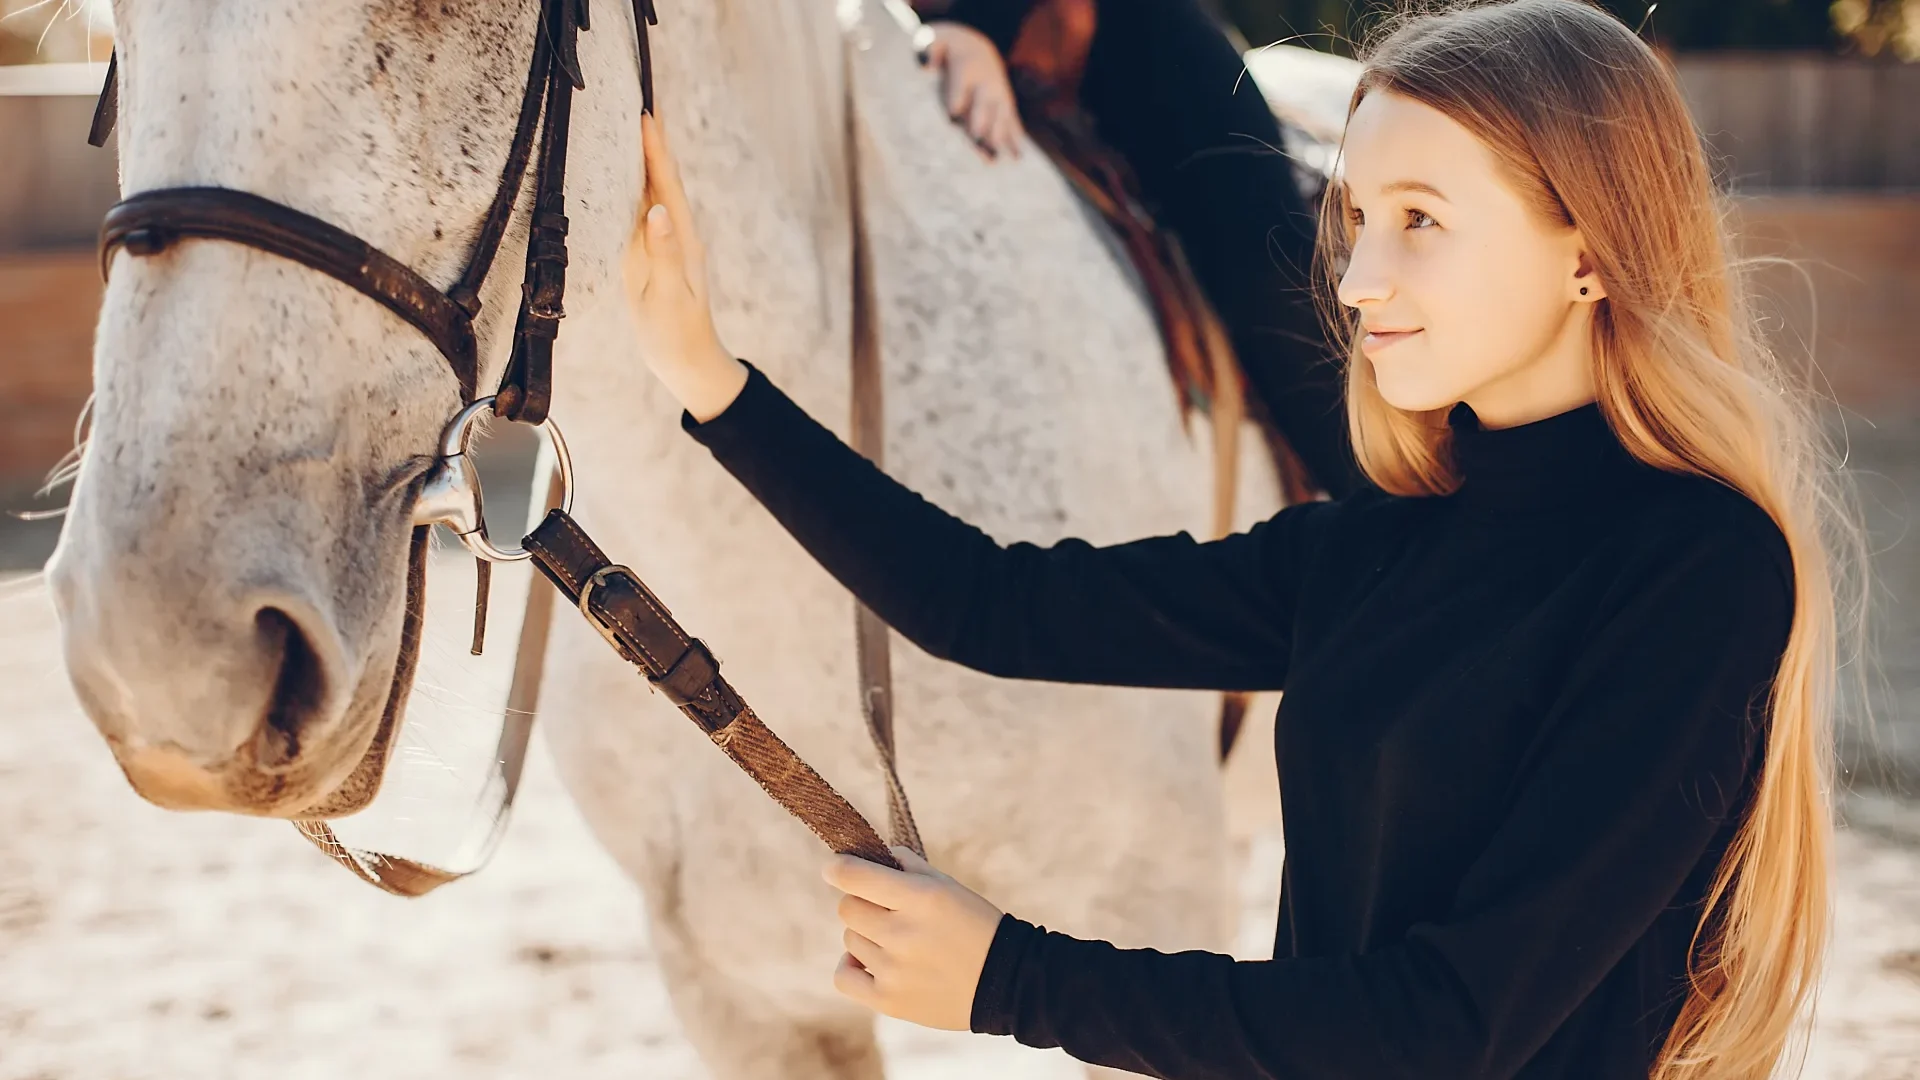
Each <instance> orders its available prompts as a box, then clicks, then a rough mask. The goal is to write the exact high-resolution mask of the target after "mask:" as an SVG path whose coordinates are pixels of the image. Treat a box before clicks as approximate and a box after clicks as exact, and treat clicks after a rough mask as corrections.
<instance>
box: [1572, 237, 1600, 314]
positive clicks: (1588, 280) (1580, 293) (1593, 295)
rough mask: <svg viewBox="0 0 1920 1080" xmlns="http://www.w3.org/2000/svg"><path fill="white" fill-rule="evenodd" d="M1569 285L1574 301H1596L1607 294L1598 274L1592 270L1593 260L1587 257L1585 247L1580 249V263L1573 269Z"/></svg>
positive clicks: (1582, 302)
mask: <svg viewBox="0 0 1920 1080" xmlns="http://www.w3.org/2000/svg"><path fill="white" fill-rule="evenodd" d="M1570 285H1571V288H1572V289H1573V299H1574V302H1575V303H1580V304H1591V303H1596V302H1598V301H1600V300H1602V299H1604V298H1605V297H1606V295H1607V287H1606V286H1605V285H1603V284H1601V283H1600V275H1599V273H1598V272H1597V271H1595V270H1594V268H1593V260H1592V259H1590V258H1588V257H1587V252H1586V249H1585V248H1582V249H1581V250H1580V263H1579V265H1578V266H1577V267H1575V269H1574V272H1573V280H1572V282H1571V283H1570Z"/></svg>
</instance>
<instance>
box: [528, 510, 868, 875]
mask: <svg viewBox="0 0 1920 1080" xmlns="http://www.w3.org/2000/svg"><path fill="white" fill-rule="evenodd" d="M526 548H527V550H528V551H530V552H532V553H533V561H534V565H536V566H538V567H539V568H540V571H541V573H543V574H545V575H546V576H547V578H548V580H550V581H552V582H553V584H554V587H556V588H558V589H559V590H560V592H561V593H562V594H563V595H565V596H566V597H567V599H568V600H570V601H572V602H573V603H574V604H575V606H577V607H578V608H579V609H580V612H581V614H583V615H585V616H586V618H587V621H588V622H590V623H592V624H593V626H594V628H595V629H596V630H598V631H600V635H601V636H602V637H604V638H606V639H607V642H608V643H609V644H611V645H612V646H613V648H614V651H616V652H618V653H619V654H620V656H621V657H622V658H623V659H625V660H626V661H627V662H628V663H630V664H632V665H633V666H635V667H637V668H639V669H640V673H641V674H642V675H644V676H646V678H647V681H648V682H649V683H651V684H652V685H653V687H654V688H655V689H656V690H659V691H660V692H661V693H663V694H665V695H666V697H667V699H668V700H669V701H672V702H673V703H674V704H675V705H676V706H678V707H679V709H680V711H681V712H682V713H685V714H686V716H687V718H688V719H690V720H692V721H693V722H694V724H695V725H696V726H698V727H699V728H700V730H701V731H702V732H704V733H705V734H706V736H707V738H709V739H711V740H712V741H713V743H714V745H715V746H718V747H719V748H720V749H721V750H723V751H725V752H726V755H727V756H728V757H730V758H732V759H733V762H734V764H736V765H738V766H740V768H741V769H743V770H745V771H746V773H747V775H749V776H751V777H753V779H754V781H755V782H756V783H758V784H759V785H760V787H761V789H762V790H764V791H765V792H766V793H767V794H768V795H769V796H771V797H772V798H773V800H774V801H775V802H777V803H779V804H780V805H781V806H783V807H785V808H786V809H787V812H788V813H791V814H792V815H793V816H794V817H796V818H799V819H800V821H801V823H802V824H804V825H806V826H807V828H809V829H811V830H813V833H814V835H815V836H818V837H819V838H820V839H821V840H822V841H823V842H824V843H825V844H826V845H827V846H828V847H829V848H832V849H833V850H834V851H837V852H840V853H842V854H846V855H858V856H860V857H861V858H863V859H868V860H870V861H872V862H876V863H880V864H881V865H883V866H891V867H895V868H898V867H899V865H900V864H899V863H898V861H896V860H895V859H894V857H893V853H892V852H890V851H888V850H887V845H886V842H885V841H884V840H882V839H881V838H880V835H879V834H878V833H877V832H875V831H874V828H873V826H872V825H871V824H869V823H868V822H867V819H866V818H864V817H862V816H861V815H860V812H859V811H858V810H855V809H854V808H853V806H852V804H850V803H848V802H847V800H846V799H845V798H843V797H841V795H840V793H839V792H837V791H835V790H834V789H833V787H832V786H831V785H829V784H828V783H827V782H826V781H825V780H823V779H821V777H820V774H819V773H816V772H814V771H813V768H812V767H811V766H809V765H808V764H807V763H806V762H804V761H802V760H800V757H799V755H797V754H795V753H794V752H793V749H792V748H791V747H789V746H788V745H787V744H786V743H784V742H782V741H781V740H780V737H779V736H777V735H775V734H774V733H773V732H772V731H770V730H768V728H767V726H766V725H765V724H764V723H762V722H761V720H760V718H759V717H758V716H755V715H754V712H753V710H752V709H751V708H750V707H749V706H748V705H747V703H746V702H745V701H744V700H742V699H741V697H740V695H739V693H738V692H736V691H735V690H734V689H733V687H732V686H731V685H730V684H728V682H727V680H726V678H725V677H724V676H722V675H721V674H720V668H719V663H718V662H717V661H716V660H715V659H714V657H713V654H712V653H711V652H709V651H708V649H707V647H706V646H705V645H704V644H702V643H701V642H699V641H697V640H695V639H694V638H693V637H691V636H690V635H688V634H687V632H686V631H685V630H683V629H682V628H681V627H680V624H679V623H678V622H676V621H675V620H674V618H673V616H672V614H670V613H669V612H668V611H667V609H666V605H664V604H662V603H661V602H660V599H659V597H657V596H655V595H654V594H653V592H652V590H650V589H648V588H647V586H646V584H645V583H644V582H642V581H641V580H640V578H639V577H638V576H637V575H635V574H634V572H633V571H631V570H629V569H627V568H626V567H624V566H619V565H616V564H614V563H613V562H611V561H610V560H608V558H607V556H606V555H605V553H603V552H602V551H601V550H600V549H599V547H598V546H596V545H595V544H594V542H593V541H592V540H591V539H589V538H588V537H587V534H586V533H584V532H582V531H581V529H580V527H579V525H577V524H575V523H574V520H573V519H572V518H571V517H568V516H567V515H566V513H564V512H563V511H560V510H553V511H550V512H549V513H548V514H547V517H546V520H544V521H542V522H541V523H540V526H539V527H538V528H536V529H534V530H533V532H531V533H529V534H528V535H527V539H526Z"/></svg>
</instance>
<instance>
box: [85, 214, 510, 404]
mask: <svg viewBox="0 0 1920 1080" xmlns="http://www.w3.org/2000/svg"><path fill="white" fill-rule="evenodd" d="M188 237H197V238H201V239H211V240H227V241H231V242H234V243H239V244H245V245H246V246H248V247H251V248H256V249H258V250H260V251H265V252H269V253H271V254H274V255H278V256H280V257H281V258H283V259H291V260H293V261H294V262H297V263H300V264H301V265H302V266H308V267H311V268H313V269H315V270H318V271H320V272H321V273H323V274H326V275H327V276H329V277H332V278H335V279H336V280H339V281H342V282H344V283H346V284H348V285H351V286H353V287H354V288H355V289H357V290H359V291H360V292H361V293H363V294H365V295H366V296H368V297H370V298H372V299H374V300H376V301H378V302H379V303H380V304H381V306H383V307H385V308H386V309H387V310H388V311H391V312H393V313H394V314H395V315H398V316H400V317H401V318H402V319H405V320H406V321H407V322H408V323H410V324H412V325H413V327H414V328H415V329H417V330H419V331H420V332H421V333H422V334H425V335H426V336H427V339H428V340H430V341H432V342H433V344H434V347H435V348H438V349H439V350H440V354H441V355H442V356H444V357H446V359H447V364H448V366H450V367H451V368H452V369H453V373H454V376H455V378H457V379H459V380H460V393H461V396H462V397H463V398H466V399H471V398H472V397H473V385H474V379H475V377H476V371H477V361H476V359H475V350H474V341H473V320H472V319H471V318H470V317H469V316H468V315H467V313H466V312H465V311H463V310H461V309H460V307H459V305H457V304H455V303H454V302H453V301H451V300H449V299H448V298H447V296H446V294H444V293H442V292H441V291H440V290H439V289H436V288H434V287H433V285H432V284H431V283H429V282H428V281H427V280H426V279H425V278H423V277H421V276H420V275H419V274H416V273H414V272H413V270H412V269H411V268H410V267H408V266H407V265H406V264H404V263H402V262H400V261H399V260H397V259H395V258H393V257H392V256H390V255H388V254H387V253H386V252H383V251H381V250H380V249H379V248H376V247H374V246H373V245H371V244H369V243H367V242H366V241H364V240H362V239H360V238H359V237H357V236H355V235H353V234H352V233H350V232H347V231H346V230H344V229H340V228H338V227H336V226H333V225H330V224H328V223H327V222H324V221H321V220H320V219H319V218H317V217H314V216H313V215H311V214H305V213H302V212H300V211H298V210H295V209H293V208H292V207H289V206H282V205H280V204H279V203H277V202H274V201H273V200H271V199H265V198H261V197H260V196H258V195H254V194H252V193H250V192H245V191H234V190H232V189H229V188H218V187H189V188H169V189H167V190H164V191H150V192H146V193H144V194H140V195H133V196H130V197H128V198H127V199H125V200H123V201H121V202H120V203H119V204H118V205H116V206H115V207H114V208H113V209H111V210H109V211H107V216H106V220H105V221H103V222H102V223H101V225H100V275H101V277H102V278H105V277H106V276H107V274H108V273H109V271H111V269H112V267H113V256H114V253H115V252H117V251H119V250H120V249H122V248H125V249H126V250H127V251H128V252H129V253H130V254H134V255H154V254H158V253H159V252H161V251H164V250H166V249H167V248H168V247H170V246H171V245H173V244H174V243H175V242H177V241H179V240H181V239H185V238H188Z"/></svg>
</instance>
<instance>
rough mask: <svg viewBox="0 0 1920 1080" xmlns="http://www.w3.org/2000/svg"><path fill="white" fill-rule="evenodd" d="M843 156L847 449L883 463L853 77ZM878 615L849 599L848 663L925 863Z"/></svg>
mask: <svg viewBox="0 0 1920 1080" xmlns="http://www.w3.org/2000/svg"><path fill="white" fill-rule="evenodd" d="M846 86H847V97H846V124H847V137H846V154H847V180H848V186H849V195H850V198H849V206H850V209H851V215H850V216H851V220H852V223H853V228H852V236H853V260H852V266H853V283H852V284H853V341H852V346H853V347H852V360H853V372H852V374H853V379H852V382H853V415H852V423H851V425H850V428H851V431H850V434H851V435H852V444H853V449H854V450H855V451H856V452H858V453H859V454H861V455H862V456H863V457H865V458H866V459H867V460H868V461H871V462H873V463H874V464H875V465H876V466H879V465H884V463H885V458H886V444H887V435H886V430H887V428H886V409H885V401H886V395H885V392H884V385H883V382H882V377H881V366H880V360H881V352H880V310H879V297H878V290H877V289H876V287H875V285H874V276H873V274H874V271H873V245H872V244H871V243H870V242H869V239H868V236H867V220H866V213H865V208H864V206H863V205H862V202H861V192H860V161H859V146H860V137H859V136H860V133H859V112H858V109H857V107H856V103H855V99H854V95H853V71H852V69H851V66H849V68H848V71H847V77H846ZM891 634H892V631H890V630H889V629H888V628H887V624H886V623H885V622H883V621H882V620H881V618H880V616H878V615H876V614H874V613H873V611H872V610H871V609H869V608H868V607H867V606H866V605H865V604H862V603H859V602H858V601H856V602H855V603H854V611H853V646H854V665H855V669H856V672H857V675H856V677H857V678H858V680H859V689H860V712H861V715H862V716H863V717H864V718H865V719H866V722H867V736H868V738H870V739H871V740H872V741H873V748H874V751H875V752H876V753H877V754H878V755H879V756H880V771H881V774H882V777H883V778H884V779H885V780H886V783H887V831H888V833H889V834H890V835H891V837H892V839H893V842H894V843H895V844H897V845H900V846H902V847H905V848H907V849H909V850H911V851H912V852H913V853H914V854H916V855H919V856H920V857H921V858H925V857H926V854H927V848H926V844H925V842H924V841H922V840H921V838H920V825H919V823H918V822H916V821H915V820H914V819H913V806H912V805H911V804H910V803H908V802H907V788H906V785H905V784H903V783H901V782H900V767H899V763H898V760H897V756H896V754H895V752H894V739H893V639H892V637H891Z"/></svg>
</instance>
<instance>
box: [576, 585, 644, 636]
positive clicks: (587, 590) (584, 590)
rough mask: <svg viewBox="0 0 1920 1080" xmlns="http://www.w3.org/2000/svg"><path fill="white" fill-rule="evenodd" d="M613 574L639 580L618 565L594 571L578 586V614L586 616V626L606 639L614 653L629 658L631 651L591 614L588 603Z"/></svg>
mask: <svg viewBox="0 0 1920 1080" xmlns="http://www.w3.org/2000/svg"><path fill="white" fill-rule="evenodd" d="M614 574H625V575H626V576H627V577H628V578H630V579H633V580H636V581H637V580H639V579H638V578H637V577H635V576H634V573H633V571H632V570H629V569H627V568H626V567H625V566H622V565H620V564H619V563H608V564H607V565H605V566H603V567H601V568H600V569H598V570H595V571H594V572H593V576H592V577H589V578H587V580H586V581H584V582H581V584H580V600H579V605H580V614H582V615H584V616H586V619H587V625H589V626H591V627H593V628H594V629H595V630H598V631H599V632H600V636H601V637H603V638H606V639H607V644H609V645H611V646H613V651H614V652H617V653H619V654H620V655H622V656H628V657H630V656H632V655H633V650H632V649H629V648H627V646H625V645H624V644H622V643H621V641H620V635H619V633H618V632H617V631H615V630H614V628H613V627H612V626H610V625H608V624H607V623H606V622H605V621H603V620H602V619H601V618H600V616H598V615H595V614H594V613H593V607H592V606H591V604H590V601H591V600H592V599H593V591H594V590H595V589H597V588H599V587H600V586H602V585H604V584H606V580H607V578H609V577H611V576H613V575H614Z"/></svg>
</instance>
